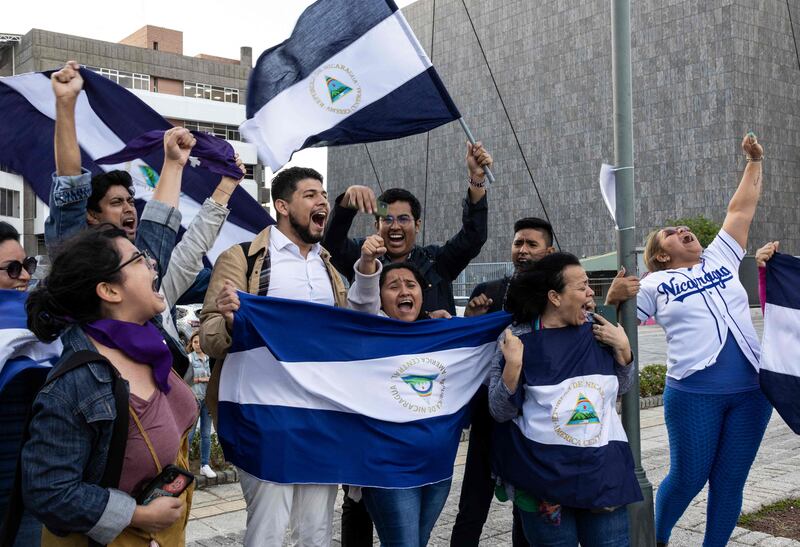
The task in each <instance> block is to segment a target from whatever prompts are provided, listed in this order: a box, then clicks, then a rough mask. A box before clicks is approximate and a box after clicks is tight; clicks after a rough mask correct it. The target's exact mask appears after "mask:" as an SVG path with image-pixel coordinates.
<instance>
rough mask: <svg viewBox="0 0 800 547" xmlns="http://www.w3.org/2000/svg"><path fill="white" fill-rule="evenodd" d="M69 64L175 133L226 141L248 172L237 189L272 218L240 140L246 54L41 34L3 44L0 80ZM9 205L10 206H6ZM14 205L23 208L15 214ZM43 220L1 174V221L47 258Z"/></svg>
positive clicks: (3, 39)
mask: <svg viewBox="0 0 800 547" xmlns="http://www.w3.org/2000/svg"><path fill="white" fill-rule="evenodd" d="M69 59H74V60H76V61H78V62H79V63H80V64H81V65H84V66H86V67H87V68H90V69H92V70H94V71H95V72H98V73H99V74H102V75H103V76H105V77H107V78H109V79H111V80H113V81H115V82H117V83H119V84H120V85H122V86H124V87H126V88H128V89H130V90H131V91H132V92H133V93H134V94H136V95H137V96H138V97H139V98H141V99H142V100H143V101H144V102H145V103H147V104H148V105H149V106H151V107H152V108H153V109H154V110H156V111H157V112H158V113H159V114H161V115H162V116H164V117H165V118H166V119H168V120H169V121H170V122H171V123H172V124H173V125H176V126H185V127H187V128H189V129H193V130H200V131H206V132H209V133H213V134H215V135H217V136H219V137H222V138H225V139H227V140H228V141H229V142H230V143H231V144H232V145H233V147H234V149H235V150H236V151H237V152H238V153H239V155H240V157H241V158H242V160H243V161H244V163H245V165H246V167H247V175H246V176H245V180H244V181H243V182H242V187H243V188H244V189H245V190H247V191H248V192H249V193H250V194H251V195H252V196H253V197H254V198H256V199H257V200H258V201H259V202H260V203H261V204H262V205H263V206H264V207H266V208H267V210H268V211H269V208H270V205H271V203H270V197H269V188H268V187H266V186H265V178H266V177H265V173H264V169H263V167H262V166H261V165H260V164H259V163H258V159H257V156H256V150H255V147H254V146H253V145H251V144H248V143H244V142H242V141H241V137H240V135H239V124H241V123H242V122H243V121H244V120H245V100H246V92H247V79H248V77H249V75H250V71H251V69H252V64H253V55H252V50H251V48H249V47H242V48H241V55H240V58H239V59H225V58H221V57H215V56H211V55H199V56H196V57H188V56H185V55H183V33H182V32H180V31H176V30H172V29H165V28H161V27H154V26H151V25H148V26H145V27H142V28H141V29H139V30H138V31H136V32H134V33H133V34H131V35H130V36H128V37H126V38H124V39H123V40H121V41H120V42H119V43H111V42H104V41H100V40H93V39H91V38H83V37H79V36H71V35H67V34H60V33H56V32H49V31H44V30H38V29H33V30H31V31H30V32H28V33H27V34H25V35H22V36H14V35H4V36H0V76H11V75H13V74H21V73H25V72H34V71H42V70H50V69H54V68H58V67H60V66H62V65H63V64H64V62H65V61H66V60H69ZM6 194H8V196H7V195H6ZM6 198H8V199H10V200H11V201H9V202H8V204H7V203H6V202H7V199H6ZM14 200H17V202H19V204H20V205H19V206H17V207H16V208H15V206H14V204H15V203H16V202H15V201H14ZM7 212H11V213H12V214H11V215H6V213H7ZM15 215H18V216H15ZM46 217H47V206H46V205H45V204H44V203H42V202H41V201H39V200H38V199H36V197H35V195H34V194H33V192H32V191H31V190H30V189H29V187H28V185H23V181H22V177H20V176H19V175H16V174H11V173H3V172H0V220H5V221H8V222H11V223H12V224H14V225H15V226H17V227H18V229H19V230H20V232H21V233H22V234H23V244H24V245H25V247H26V250H27V251H28V252H30V253H33V254H44V253H45V251H44V242H43V232H44V219H45V218H46Z"/></svg>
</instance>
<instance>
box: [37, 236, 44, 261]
mask: <svg viewBox="0 0 800 547" xmlns="http://www.w3.org/2000/svg"><path fill="white" fill-rule="evenodd" d="M36 254H37V255H39V256H47V245H45V244H44V234H36Z"/></svg>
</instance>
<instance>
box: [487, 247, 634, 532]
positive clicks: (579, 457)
mask: <svg viewBox="0 0 800 547" xmlns="http://www.w3.org/2000/svg"><path fill="white" fill-rule="evenodd" d="M593 296H594V292H593V291H592V289H591V288H590V287H589V279H588V277H587V276H586V272H585V271H584V269H583V268H582V267H581V264H580V261H579V260H578V259H577V258H576V257H575V256H573V255H571V254H567V253H553V254H550V255H547V256H545V257H543V258H541V259H540V260H538V261H537V262H535V263H534V264H532V265H530V266H528V267H526V268H525V269H523V270H522V271H520V272H518V273H517V274H516V275H515V276H514V277H513V278H512V280H511V283H510V285H509V291H508V297H507V301H506V308H507V309H508V311H510V312H511V313H512V314H513V318H514V323H513V325H512V326H511V327H510V328H509V329H506V331H505V333H503V335H501V337H500V341H499V344H498V349H497V352H496V353H495V357H494V359H493V361H492V366H491V372H490V383H489V410H490V411H491V413H492V416H494V418H495V420H497V421H498V422H499V423H498V424H497V425H496V427H495V430H494V439H493V443H492V448H493V455H492V457H493V468H494V470H495V472H496V473H497V475H498V477H499V480H500V481H501V484H502V486H501V487H498V490H497V492H496V494H497V496H498V498H499V499H501V501H505V500H507V499H511V500H512V501H513V502H514V504H515V505H516V506H517V508H518V509H519V513H520V517H521V520H522V527H523V529H524V531H525V537H526V539H527V540H528V542H529V543H530V544H531V545H558V546H573V545H574V546H577V545H578V542H580V544H581V545H583V546H584V547H593V546H599V545H603V546H606V547H617V546H619V547H622V546H627V545H629V540H628V515H627V510H626V505H627V504H629V503H633V502H635V501H639V500H641V499H642V495H641V492H640V490H639V485H638V481H637V480H636V476H635V475H634V470H633V457H632V455H631V452H630V448H629V447H628V443H627V437H626V436H625V432H624V430H623V429H622V424H621V422H620V419H619V416H618V415H617V413H616V399H617V394H618V393H621V392H624V391H625V390H626V389H627V386H628V385H629V384H630V377H631V374H632V372H633V367H632V366H631V363H632V362H633V355H632V353H631V348H630V344H629V343H628V338H627V336H626V335H625V331H624V330H623V329H622V327H621V326H619V325H612V324H610V323H609V322H608V321H606V320H605V319H603V318H602V317H600V316H599V315H592V314H590V312H589V310H590V309H591V308H592V302H593V299H592V298H593ZM591 320H593V321H594V322H593V323H592V322H591Z"/></svg>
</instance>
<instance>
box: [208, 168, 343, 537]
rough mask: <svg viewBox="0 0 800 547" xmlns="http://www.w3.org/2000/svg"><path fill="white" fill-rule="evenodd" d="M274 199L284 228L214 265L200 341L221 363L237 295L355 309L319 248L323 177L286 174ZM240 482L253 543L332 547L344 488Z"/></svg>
mask: <svg viewBox="0 0 800 547" xmlns="http://www.w3.org/2000/svg"><path fill="white" fill-rule="evenodd" d="M272 201H273V203H274V206H275V212H276V214H277V224H276V225H274V226H270V227H268V228H266V229H265V230H263V231H262V232H261V233H259V234H258V235H257V236H256V238H255V239H254V240H253V241H252V242H250V243H242V244H239V245H234V246H233V247H231V248H230V249H228V250H227V251H225V252H224V253H223V254H221V255H220V256H219V258H217V261H216V263H215V265H214V272H213V274H212V276H211V282H210V283H209V287H208V292H207V293H206V298H205V302H204V304H203V311H202V312H201V314H200V320H201V328H200V343H201V345H202V347H203V350H204V351H205V352H206V353H207V354H208V355H210V356H211V357H213V358H215V359H217V363H222V359H224V357H225V354H226V352H227V350H228V348H229V347H230V345H231V331H232V326H233V314H234V312H235V311H236V310H237V309H238V308H239V297H238V295H237V291H246V292H249V293H251V294H258V295H265V296H275V297H279V298H291V299H295V300H306V301H309V302H316V303H318V304H328V305H336V306H346V305H347V304H346V303H347V291H346V289H345V287H344V283H343V281H342V279H341V277H340V276H339V273H338V272H337V271H336V269H334V267H333V266H332V265H331V263H330V255H329V254H328V252H327V251H326V250H325V249H324V248H322V246H321V245H320V243H319V242H320V241H321V240H322V235H323V233H324V230H325V222H326V220H327V218H328V213H329V210H330V206H329V204H328V194H327V192H325V190H324V189H323V186H322V176H321V175H320V174H319V173H317V172H316V171H314V170H313V169H307V168H301V167H293V168H290V169H286V170H285V171H281V172H280V173H278V174H277V175H276V176H275V178H274V179H273V180H272ZM221 369H222V366H216V367H215V369H214V371H213V372H212V378H211V382H210V383H209V388H208V394H207V396H206V401H207V404H208V405H209V409H210V410H211V413H212V416H213V417H214V418H215V420H216V410H217V396H218V389H219V376H220V370H221ZM261 448H262V449H268V447H261ZM239 480H240V483H241V485H242V491H243V493H244V498H245V501H246V502H247V531H246V533H245V539H244V543H245V545H247V546H258V547H262V546H281V545H283V539H284V537H285V534H286V528H287V526H288V527H289V528H291V536H292V541H293V543H294V544H296V545H302V546H313V547H317V546H328V545H330V542H331V537H332V535H333V533H332V519H333V504H334V501H335V500H336V489H337V485H317V484H277V483H272V482H268V481H263V480H260V479H258V478H256V477H254V476H253V475H251V474H249V473H247V472H246V471H244V470H243V469H239Z"/></svg>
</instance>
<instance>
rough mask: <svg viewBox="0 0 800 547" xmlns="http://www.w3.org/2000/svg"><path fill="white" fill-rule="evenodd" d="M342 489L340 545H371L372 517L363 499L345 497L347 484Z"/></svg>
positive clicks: (364, 546)
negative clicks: (354, 499) (356, 499)
mask: <svg viewBox="0 0 800 547" xmlns="http://www.w3.org/2000/svg"><path fill="white" fill-rule="evenodd" d="M342 489H343V490H344V493H345V496H344V501H343V502H342V547H372V518H371V517H370V516H369V513H368V512H367V506H366V504H365V503H364V500H363V499H362V500H361V501H353V500H351V499H350V498H349V497H347V491H348V490H349V488H348V487H347V485H344V486H342Z"/></svg>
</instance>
